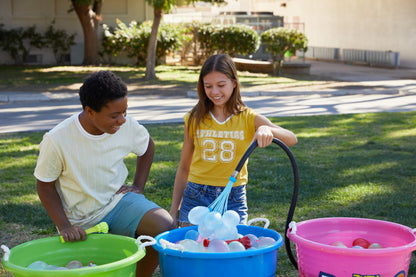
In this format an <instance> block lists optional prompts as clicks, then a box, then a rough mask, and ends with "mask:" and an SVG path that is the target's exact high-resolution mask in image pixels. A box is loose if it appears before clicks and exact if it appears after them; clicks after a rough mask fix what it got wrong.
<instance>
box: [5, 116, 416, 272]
mask: <svg viewBox="0 0 416 277" xmlns="http://www.w3.org/2000/svg"><path fill="white" fill-rule="evenodd" d="M272 120H273V121H274V122H275V123H277V124H278V125H281V126H283V127H285V128H288V129H290V130H293V131H294V132H295V133H296V135H297V136H298V140H299V142H298V144H297V145H295V146H293V147H292V148H291V151H292V153H293V154H294V156H295V158H296V161H297V164H298V167H299V174H300V190H299V197H298V204H297V208H296V211H295V215H294V220H295V221H297V222H300V221H304V220H307V219H312V218H321V217H329V216H347V217H363V218H373V219H381V220H386V221H391V222H396V223H400V224H403V225H406V226H409V227H411V228H416V216H415V210H416V201H415V199H416V190H415V189H414V185H415V184H416V158H415V153H416V144H415V141H416V127H415V126H416V125H415V122H416V112H405V113H368V114H355V115H328V116H327V115H325V116H308V117H284V118H274V119H272ZM147 128H148V129H149V131H150V133H151V135H152V137H153V139H154V140H155V143H156V154H155V160H154V164H153V167H152V170H151V175H150V178H149V182H148V185H147V187H146V191H145V193H146V195H147V197H148V198H150V199H151V200H153V201H155V202H157V203H158V204H160V205H161V206H162V207H164V208H166V209H169V205H170V200H171V194H172V186H173V181H174V177H175V172H176V167H177V165H178V162H179V158H180V151H181V145H182V137H183V125H181V124H166V125H147ZM41 138H42V133H41V132H31V133H18V134H3V135H0V244H6V245H8V246H9V247H13V246H15V245H18V244H20V243H23V242H25V241H28V240H33V239H36V238H40V237H43V236H53V235H56V231H55V228H54V225H53V224H52V222H51V221H50V219H49V218H48V216H47V214H46V212H45V211H44V210H43V208H42V206H41V204H40V202H39V200H38V197H37V195H36V186H35V179H34V177H33V169H34V167H35V164H36V157H37V153H38V144H39V142H40V141H41ZM126 162H127V164H128V167H129V170H130V171H131V172H133V170H134V158H133V157H132V156H129V157H127V158H126ZM249 173H250V174H249V176H250V180H249V184H248V187H247V191H248V204H249V218H255V217H266V218H268V219H269V220H270V221H271V226H270V228H272V229H274V230H276V231H277V232H279V233H280V234H282V235H283V233H284V225H285V221H286V216H287V212H288V209H289V205H290V201H291V197H292V190H293V174H292V168H291V165H290V162H289V159H288V157H287V156H286V154H285V153H284V151H282V150H281V149H280V148H279V147H278V146H276V145H271V146H269V147H267V148H264V149H260V148H257V149H256V150H255V151H254V152H253V153H252V154H251V156H250V162H249ZM131 180H132V175H131V176H130V177H129V179H128V182H131ZM277 268H278V271H277V275H278V276H296V271H295V270H294V269H293V267H292V266H291V264H290V262H289V260H288V258H287V256H286V252H285V250H284V247H281V248H280V249H279V258H278V262H277ZM409 274H410V275H412V274H416V259H415V257H413V259H412V263H411V266H410V270H409ZM0 275H1V276H7V275H6V273H5V272H4V270H3V271H2V269H0ZM156 275H157V274H156Z"/></svg>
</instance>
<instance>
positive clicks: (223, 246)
mask: <svg viewBox="0 0 416 277" xmlns="http://www.w3.org/2000/svg"><path fill="white" fill-rule="evenodd" d="M228 250H229V249H228V244H227V243H226V242H225V241H223V240H221V239H213V240H211V241H210V242H209V245H208V252H212V253H223V252H228Z"/></svg>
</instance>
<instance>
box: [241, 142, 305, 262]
mask: <svg viewBox="0 0 416 277" xmlns="http://www.w3.org/2000/svg"><path fill="white" fill-rule="evenodd" d="M273 142H274V143H275V144H277V145H279V146H280V147H281V148H282V149H283V150H284V151H285V152H286V154H287V156H288V157H289V159H290V162H291V164H292V169H293V180H294V186H293V195H292V201H291V203H290V208H289V212H288V215H287V219H286V226H285V247H286V252H287V256H288V257H289V260H290V261H291V262H292V264H293V266H294V267H295V268H296V269H298V263H297V261H296V259H295V257H294V256H293V253H292V249H291V246H290V240H289V238H288V237H287V231H288V230H289V223H290V222H292V219H293V215H294V213H295V208H296V202H297V200H298V193H299V172H298V166H297V163H296V160H295V157H294V156H293V154H292V152H291V151H290V150H289V147H287V146H286V144H284V143H283V142H282V141H280V140H278V139H277V138H273ZM256 147H257V141H254V142H253V143H252V144H250V146H249V148H248V149H247V150H246V152H245V153H244V155H243V157H242V158H241V160H240V162H239V163H238V165H237V167H236V169H235V171H234V174H233V175H235V176H234V177H236V176H237V174H238V172H240V170H241V168H242V167H243V165H244V163H245V161H246V160H247V158H248V156H250V154H251V153H252V152H253V151H254V149H255V148H256Z"/></svg>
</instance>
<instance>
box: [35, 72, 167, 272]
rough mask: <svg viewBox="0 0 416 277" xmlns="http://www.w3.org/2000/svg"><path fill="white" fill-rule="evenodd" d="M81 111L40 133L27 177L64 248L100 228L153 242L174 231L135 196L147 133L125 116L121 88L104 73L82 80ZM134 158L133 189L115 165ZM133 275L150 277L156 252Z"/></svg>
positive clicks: (140, 189)
mask: <svg viewBox="0 0 416 277" xmlns="http://www.w3.org/2000/svg"><path fill="white" fill-rule="evenodd" d="M79 96H80V100H81V104H82V111H81V112H80V113H78V114H75V115H73V116H71V117H69V118H68V119H66V120H64V121H63V122H61V123H60V124H58V125H57V126H56V127H54V128H53V129H52V130H50V131H49V132H47V133H46V134H45V135H44V137H43V140H42V142H41V144H40V146H39V150H40V152H39V157H38V161H37V165H36V169H35V172H34V175H35V177H36V179H37V190H38V195H39V198H40V200H41V202H42V204H43V206H44V207H45V209H46V211H47V212H48V214H49V216H50V217H51V219H52V221H53V222H54V223H55V225H56V226H57V228H58V230H59V233H60V235H61V236H62V237H63V238H64V240H65V241H71V242H73V241H79V240H85V239H86V233H85V230H86V229H88V228H90V227H93V226H94V225H96V224H98V223H100V222H103V221H105V222H107V224H108V226H109V232H110V233H113V234H119V235H125V236H130V237H137V236H139V235H149V236H152V237H154V236H156V235H158V234H159V233H162V232H164V231H167V230H170V229H173V228H174V224H173V220H172V218H171V216H170V215H169V213H168V212H167V211H166V210H164V209H162V208H160V207H159V206H158V205H156V204H155V203H153V202H151V201H149V200H147V199H146V197H145V196H144V195H143V193H144V187H145V184H146V180H147V178H148V175H149V171H150V167H151V164H152V162H153V155H154V143H153V140H152V138H151V137H150V135H149V133H148V131H147V130H146V129H145V127H143V126H142V125H140V124H139V123H138V122H137V121H136V120H134V119H133V118H132V117H130V116H128V115H127V114H126V110H127V87H126V85H125V84H124V83H123V82H122V80H121V79H120V78H119V77H117V76H116V75H115V74H113V73H112V72H110V71H100V72H96V73H93V74H92V75H91V76H90V77H88V78H87V79H86V80H85V82H84V84H83V85H82V87H81V88H80V91H79ZM129 153H134V154H135V155H137V162H136V173H135V176H134V180H133V184H132V185H131V186H128V185H126V184H125V180H126V178H127V175H128V170H127V167H126V165H125V164H124V161H123V159H124V158H125V157H126V156H127V155H128V154H129ZM146 252H147V254H146V256H145V257H144V258H143V259H141V260H140V261H139V262H138V264H137V271H136V276H151V275H152V273H153V271H154V269H155V268H156V267H157V265H158V262H159V261H158V253H157V251H155V250H154V249H153V248H151V247H148V248H147V249H146Z"/></svg>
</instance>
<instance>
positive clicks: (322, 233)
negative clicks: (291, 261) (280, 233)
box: [287, 217, 416, 277]
mask: <svg viewBox="0 0 416 277" xmlns="http://www.w3.org/2000/svg"><path fill="white" fill-rule="evenodd" d="M415 232H416V229H413V230H412V229H411V228H409V227H406V226H403V225H400V224H397V223H391V222H387V221H381V220H373V219H364V218H344V217H334V218H319V219H312V220H307V221H303V222H300V223H291V225H290V228H289V229H288V232H287V236H288V238H289V239H290V240H292V241H293V242H294V243H295V244H296V253H297V259H298V269H299V276H301V277H302V276H306V277H310V276H320V277H333V276H337V277H344V276H354V277H364V276H365V277H376V276H377V277H406V276H407V272H408V270H409V265H410V259H411V254H412V251H414V250H415V249H416V237H415ZM356 238H364V239H366V240H368V241H369V242H370V243H375V242H377V243H379V244H381V245H382V246H383V248H381V249H356V248H351V246H352V242H353V241H354V240H355V239H356ZM335 241H341V242H343V243H344V244H345V245H346V246H347V247H348V248H340V247H335V246H331V244H332V243H333V242H335Z"/></svg>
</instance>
